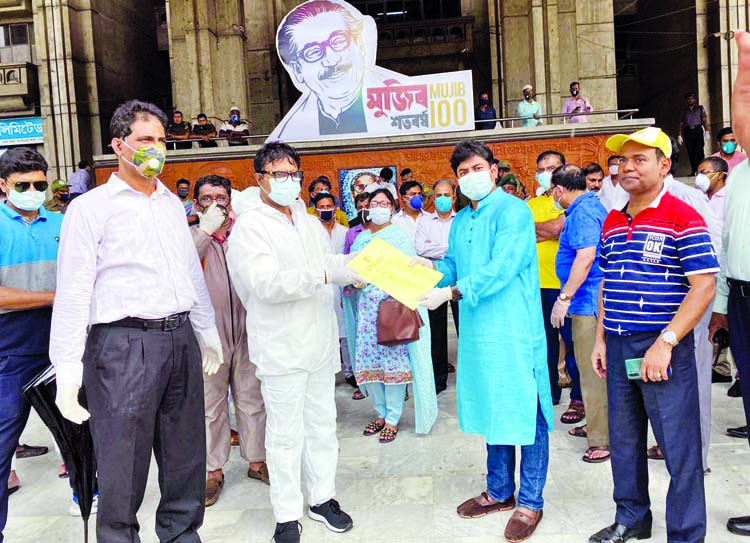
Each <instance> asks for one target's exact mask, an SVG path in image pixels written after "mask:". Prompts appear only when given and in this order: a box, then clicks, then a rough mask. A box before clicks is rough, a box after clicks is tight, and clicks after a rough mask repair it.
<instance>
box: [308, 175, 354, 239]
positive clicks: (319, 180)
mask: <svg viewBox="0 0 750 543" xmlns="http://www.w3.org/2000/svg"><path fill="white" fill-rule="evenodd" d="M321 192H328V193H332V185H331V180H330V179H328V177H327V176H325V175H321V176H319V177H316V178H315V179H313V180H312V182H311V183H310V185H308V187H307V193H308V195H309V196H310V206H309V207H308V208H307V212H308V213H309V214H310V215H315V206H314V205H313V203H312V201H313V198H315V196H317V195H318V193H321ZM335 216H336V222H337V223H339V224H340V225H341V226H346V227H347V228H349V221H348V220H347V217H346V213H344V210H343V209H338V208H337V209H336V213H335Z"/></svg>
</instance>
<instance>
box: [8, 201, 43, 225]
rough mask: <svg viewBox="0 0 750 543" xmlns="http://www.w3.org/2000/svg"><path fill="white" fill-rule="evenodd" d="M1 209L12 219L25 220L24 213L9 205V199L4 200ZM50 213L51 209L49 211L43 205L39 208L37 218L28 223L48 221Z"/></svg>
mask: <svg viewBox="0 0 750 543" xmlns="http://www.w3.org/2000/svg"><path fill="white" fill-rule="evenodd" d="M0 211H1V212H2V213H4V214H5V215H6V216H7V217H8V218H9V219H12V220H15V221H24V220H25V219H24V216H23V215H21V214H20V213H19V212H18V211H16V210H15V209H13V208H12V207H10V206H9V205H8V201H7V200H6V201H5V202H3V203H2V205H0ZM48 215H49V211H47V210H46V209H44V206H41V207H40V208H39V210H38V214H37V216H36V218H35V219H34V220H33V221H31V222H30V223H28V224H32V223H35V222H37V221H46V220H47V216H48Z"/></svg>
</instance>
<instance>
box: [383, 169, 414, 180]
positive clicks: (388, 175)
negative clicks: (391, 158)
mask: <svg viewBox="0 0 750 543" xmlns="http://www.w3.org/2000/svg"><path fill="white" fill-rule="evenodd" d="M409 171H411V170H409ZM380 178H381V179H382V180H383V181H385V182H386V183H390V182H391V179H393V170H391V169H390V168H383V169H382V170H380Z"/></svg>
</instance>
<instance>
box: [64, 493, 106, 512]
mask: <svg viewBox="0 0 750 543" xmlns="http://www.w3.org/2000/svg"><path fill="white" fill-rule="evenodd" d="M98 508H99V493H98V492H97V493H96V494H94V501H93V502H91V514H92V515H96V510H97V509H98ZM68 514H69V515H70V516H71V517H80V516H81V508H80V507H79V505H78V496H76V495H75V493H74V494H73V502H72V503H71V504H70V507H68Z"/></svg>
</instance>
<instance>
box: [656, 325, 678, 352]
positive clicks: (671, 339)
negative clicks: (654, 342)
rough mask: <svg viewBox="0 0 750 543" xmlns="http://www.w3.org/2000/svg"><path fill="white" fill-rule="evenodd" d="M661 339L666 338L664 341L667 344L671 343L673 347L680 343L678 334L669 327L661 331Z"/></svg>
mask: <svg viewBox="0 0 750 543" xmlns="http://www.w3.org/2000/svg"><path fill="white" fill-rule="evenodd" d="M661 339H663V340H664V343H666V344H667V345H671V346H672V347H677V345H678V344H679V343H680V342H679V341H677V334H675V333H674V332H672V330H670V329H669V328H665V329H664V330H662V331H661Z"/></svg>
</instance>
